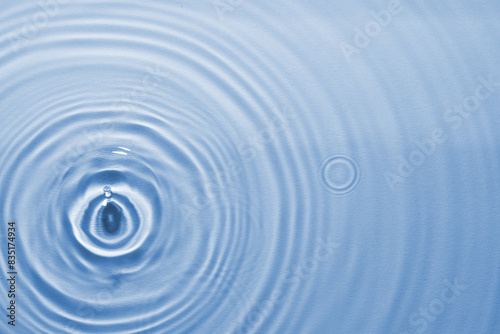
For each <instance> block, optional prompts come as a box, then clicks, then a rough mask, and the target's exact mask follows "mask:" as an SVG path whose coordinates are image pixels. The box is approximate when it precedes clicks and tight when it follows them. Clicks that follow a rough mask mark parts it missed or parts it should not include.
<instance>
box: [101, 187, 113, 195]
mask: <svg viewBox="0 0 500 334" xmlns="http://www.w3.org/2000/svg"><path fill="white" fill-rule="evenodd" d="M103 191H104V196H106V198H110V197H111V194H112V193H111V187H109V186H105V187H104V189H103Z"/></svg>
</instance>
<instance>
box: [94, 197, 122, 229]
mask: <svg viewBox="0 0 500 334" xmlns="http://www.w3.org/2000/svg"><path fill="white" fill-rule="evenodd" d="M99 220H100V222H101V223H102V227H103V228H104V231H106V232H108V233H110V234H113V233H116V231H118V229H119V228H120V223H121V220H122V210H121V209H120V207H119V206H118V205H116V204H115V203H113V202H108V203H107V204H106V206H105V207H104V208H102V209H101V211H100V213H99Z"/></svg>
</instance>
